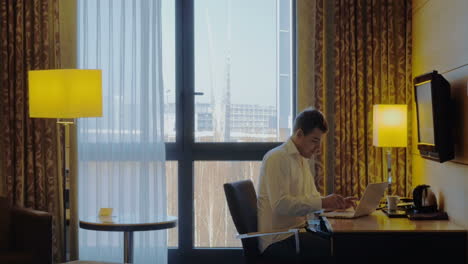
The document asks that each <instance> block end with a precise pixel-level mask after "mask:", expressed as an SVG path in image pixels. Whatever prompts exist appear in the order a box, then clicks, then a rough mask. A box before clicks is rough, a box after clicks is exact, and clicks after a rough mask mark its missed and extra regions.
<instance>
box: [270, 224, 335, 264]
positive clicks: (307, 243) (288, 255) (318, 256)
mask: <svg viewBox="0 0 468 264" xmlns="http://www.w3.org/2000/svg"><path fill="white" fill-rule="evenodd" d="M299 245H300V249H301V252H300V254H299V255H297V254H296V240H295V237H294V236H291V237H288V238H287V239H285V240H281V241H278V242H276V243H273V244H271V245H270V246H268V247H267V248H266V249H265V251H264V252H263V256H265V257H267V258H269V259H275V260H277V261H284V262H285V263H287V262H290V261H292V260H296V261H297V260H298V261H299V262H301V263H307V262H311V263H312V262H313V263H329V262H330V261H331V242H330V239H326V238H323V237H320V236H318V235H317V234H315V233H312V232H300V233H299Z"/></svg>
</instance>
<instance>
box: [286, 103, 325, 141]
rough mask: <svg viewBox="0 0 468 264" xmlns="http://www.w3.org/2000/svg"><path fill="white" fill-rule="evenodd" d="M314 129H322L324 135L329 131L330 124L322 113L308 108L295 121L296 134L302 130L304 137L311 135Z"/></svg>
mask: <svg viewBox="0 0 468 264" xmlns="http://www.w3.org/2000/svg"><path fill="white" fill-rule="evenodd" d="M314 128H318V129H320V130H321V131H322V132H323V133H326V132H327V131H328V124H327V121H326V120H325V117H324V116H323V114H322V112H320V111H319V110H317V109H315V108H312V107H310V108H307V109H305V110H304V111H302V112H301V113H299V114H298V115H297V116H296V119H295V120H294V130H293V131H294V132H296V131H297V130H298V129H302V131H303V132H304V135H307V134H309V133H310V132H312V130H314Z"/></svg>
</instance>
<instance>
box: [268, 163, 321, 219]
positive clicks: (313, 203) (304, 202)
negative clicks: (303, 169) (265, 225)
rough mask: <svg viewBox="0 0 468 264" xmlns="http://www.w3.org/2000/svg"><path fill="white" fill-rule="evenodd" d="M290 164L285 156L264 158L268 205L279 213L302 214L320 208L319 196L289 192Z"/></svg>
mask: <svg viewBox="0 0 468 264" xmlns="http://www.w3.org/2000/svg"><path fill="white" fill-rule="evenodd" d="M290 173H291V169H290V164H289V161H288V160H287V158H286V157H284V156H282V155H281V154H276V155H272V156H270V157H268V159H266V160H265V179H266V186H267V192H268V196H269V198H270V205H271V208H272V209H273V211H274V212H275V213H277V214H280V215H291V216H304V215H307V214H308V213H310V212H313V211H317V210H320V209H321V208H322V200H321V198H320V197H315V196H313V195H308V196H293V195H291V194H290V184H291V182H290V178H291V177H290V176H291V175H289V174H290Z"/></svg>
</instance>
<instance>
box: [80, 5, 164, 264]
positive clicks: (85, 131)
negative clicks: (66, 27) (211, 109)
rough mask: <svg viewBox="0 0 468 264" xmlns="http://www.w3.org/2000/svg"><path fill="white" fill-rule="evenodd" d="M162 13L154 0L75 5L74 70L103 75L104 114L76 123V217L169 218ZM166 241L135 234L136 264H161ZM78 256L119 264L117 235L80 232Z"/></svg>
mask: <svg viewBox="0 0 468 264" xmlns="http://www.w3.org/2000/svg"><path fill="white" fill-rule="evenodd" d="M160 12H161V1H160V0H134V1H128V0H99V1H96V0H78V66H79V68H88V69H102V73H103V110H104V111H103V117H102V118H89V119H84V118H83V119H80V120H79V121H78V153H79V154H78V159H79V215H80V219H85V218H87V217H89V216H96V215H97V213H98V211H99V208H102V207H112V208H114V215H119V216H123V215H132V216H139V217H143V218H146V217H165V216H166V214H167V210H166V180H165V150H164V142H163V141H164V131H163V124H164V119H163V103H164V102H163V91H164V89H163V80H162V69H161V65H162V64H161V61H162V58H161V56H162V54H161V13H160ZM166 236H167V235H166V231H146V232H135V233H134V262H135V263H165V262H167V239H166ZM79 250H80V259H83V260H98V261H112V262H122V259H123V233H122V232H101V231H99V232H97V231H87V230H83V229H80V231H79Z"/></svg>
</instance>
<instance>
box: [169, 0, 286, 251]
mask: <svg viewBox="0 0 468 264" xmlns="http://www.w3.org/2000/svg"><path fill="white" fill-rule="evenodd" d="M163 3H169V4H170V3H172V1H171V0H164V1H163ZM175 11H176V12H175V18H174V19H175V21H176V23H175V29H174V30H175V32H176V34H175V39H176V41H175V42H174V44H172V43H170V42H169V41H165V42H163V49H165V51H164V52H163V54H165V56H167V57H168V58H171V59H170V60H171V62H169V63H167V65H165V67H168V68H169V70H168V69H165V71H164V72H165V73H166V71H167V74H168V76H167V78H166V76H165V79H170V80H169V81H165V84H166V86H165V90H166V91H168V92H167V96H168V98H169V99H168V100H167V101H166V103H165V105H166V108H165V109H166V112H165V120H166V122H165V124H166V127H165V128H166V129H167V131H166V133H165V134H166V141H167V143H166V145H167V147H166V149H167V157H168V158H169V159H171V160H174V161H177V163H174V164H177V166H178V170H177V171H175V170H172V172H173V173H175V172H177V173H178V184H179V185H178V187H171V186H169V185H168V191H172V190H176V189H177V191H178V200H176V199H168V202H169V208H175V207H178V216H179V228H178V231H179V233H178V234H179V237H178V238H179V239H178V243H177V245H178V248H177V251H178V252H179V253H180V255H184V256H198V255H203V254H205V253H207V252H208V251H209V249H210V248H217V249H216V250H217V251H216V252H217V254H219V253H220V252H222V251H220V250H221V249H220V248H230V250H232V249H233V248H240V247H241V243H240V241H239V240H238V239H236V238H235V234H236V233H237V232H236V230H235V226H234V224H233V222H232V219H231V215H230V213H229V210H228V208H227V203H226V199H225V196H224V191H223V184H224V183H226V182H232V181H238V180H243V179H251V180H252V181H253V182H254V184H255V185H256V184H257V180H258V175H259V171H260V164H261V160H262V158H263V155H264V154H265V153H266V152H267V151H268V150H270V149H271V148H273V147H275V146H277V145H279V144H280V142H283V141H285V140H287V138H288V137H289V136H290V134H291V129H292V120H293V117H294V111H293V109H294V107H295V105H294V95H295V91H294V88H295V76H294V72H295V69H294V65H295V57H294V53H295V49H294V47H295V40H294V37H295V27H294V25H295V16H294V12H295V3H294V0H255V1H252V0H196V1H176V5H175ZM163 17H164V16H163ZM166 19H168V20H170V21H172V19H173V18H171V17H170V16H167V17H166ZM170 21H169V22H166V24H168V25H172V24H171V23H172V22H170ZM163 23H164V21H163ZM166 32H168V34H167V36H166V37H167V38H172V37H173V35H172V34H173V31H172V29H170V30H168V31H166ZM163 33H164V30H163ZM164 43H168V44H167V45H166V46H164ZM173 48H175V52H174V51H173ZM174 55H175V57H172V56H174ZM164 61H165V60H164ZM174 62H175V63H174ZM172 67H175V70H174V72H175V73H176V75H175V76H174V78H175V82H172V81H171V80H172V79H171V78H173V77H172V75H171V74H172V71H171V68H172ZM169 83H172V84H173V85H174V87H168V84H169ZM176 131H177V133H176ZM168 171H169V170H168ZM168 182H169V181H168ZM168 195H170V194H168ZM177 201H178V206H177V205H176V203H177ZM171 203H172V204H171ZM176 234H177V233H172V236H174V235H176ZM176 240H177V239H175V238H174V237H171V235H170V236H169V241H173V242H172V243H174V241H176ZM226 250H228V249H226ZM240 254H241V251H239V255H240Z"/></svg>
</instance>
